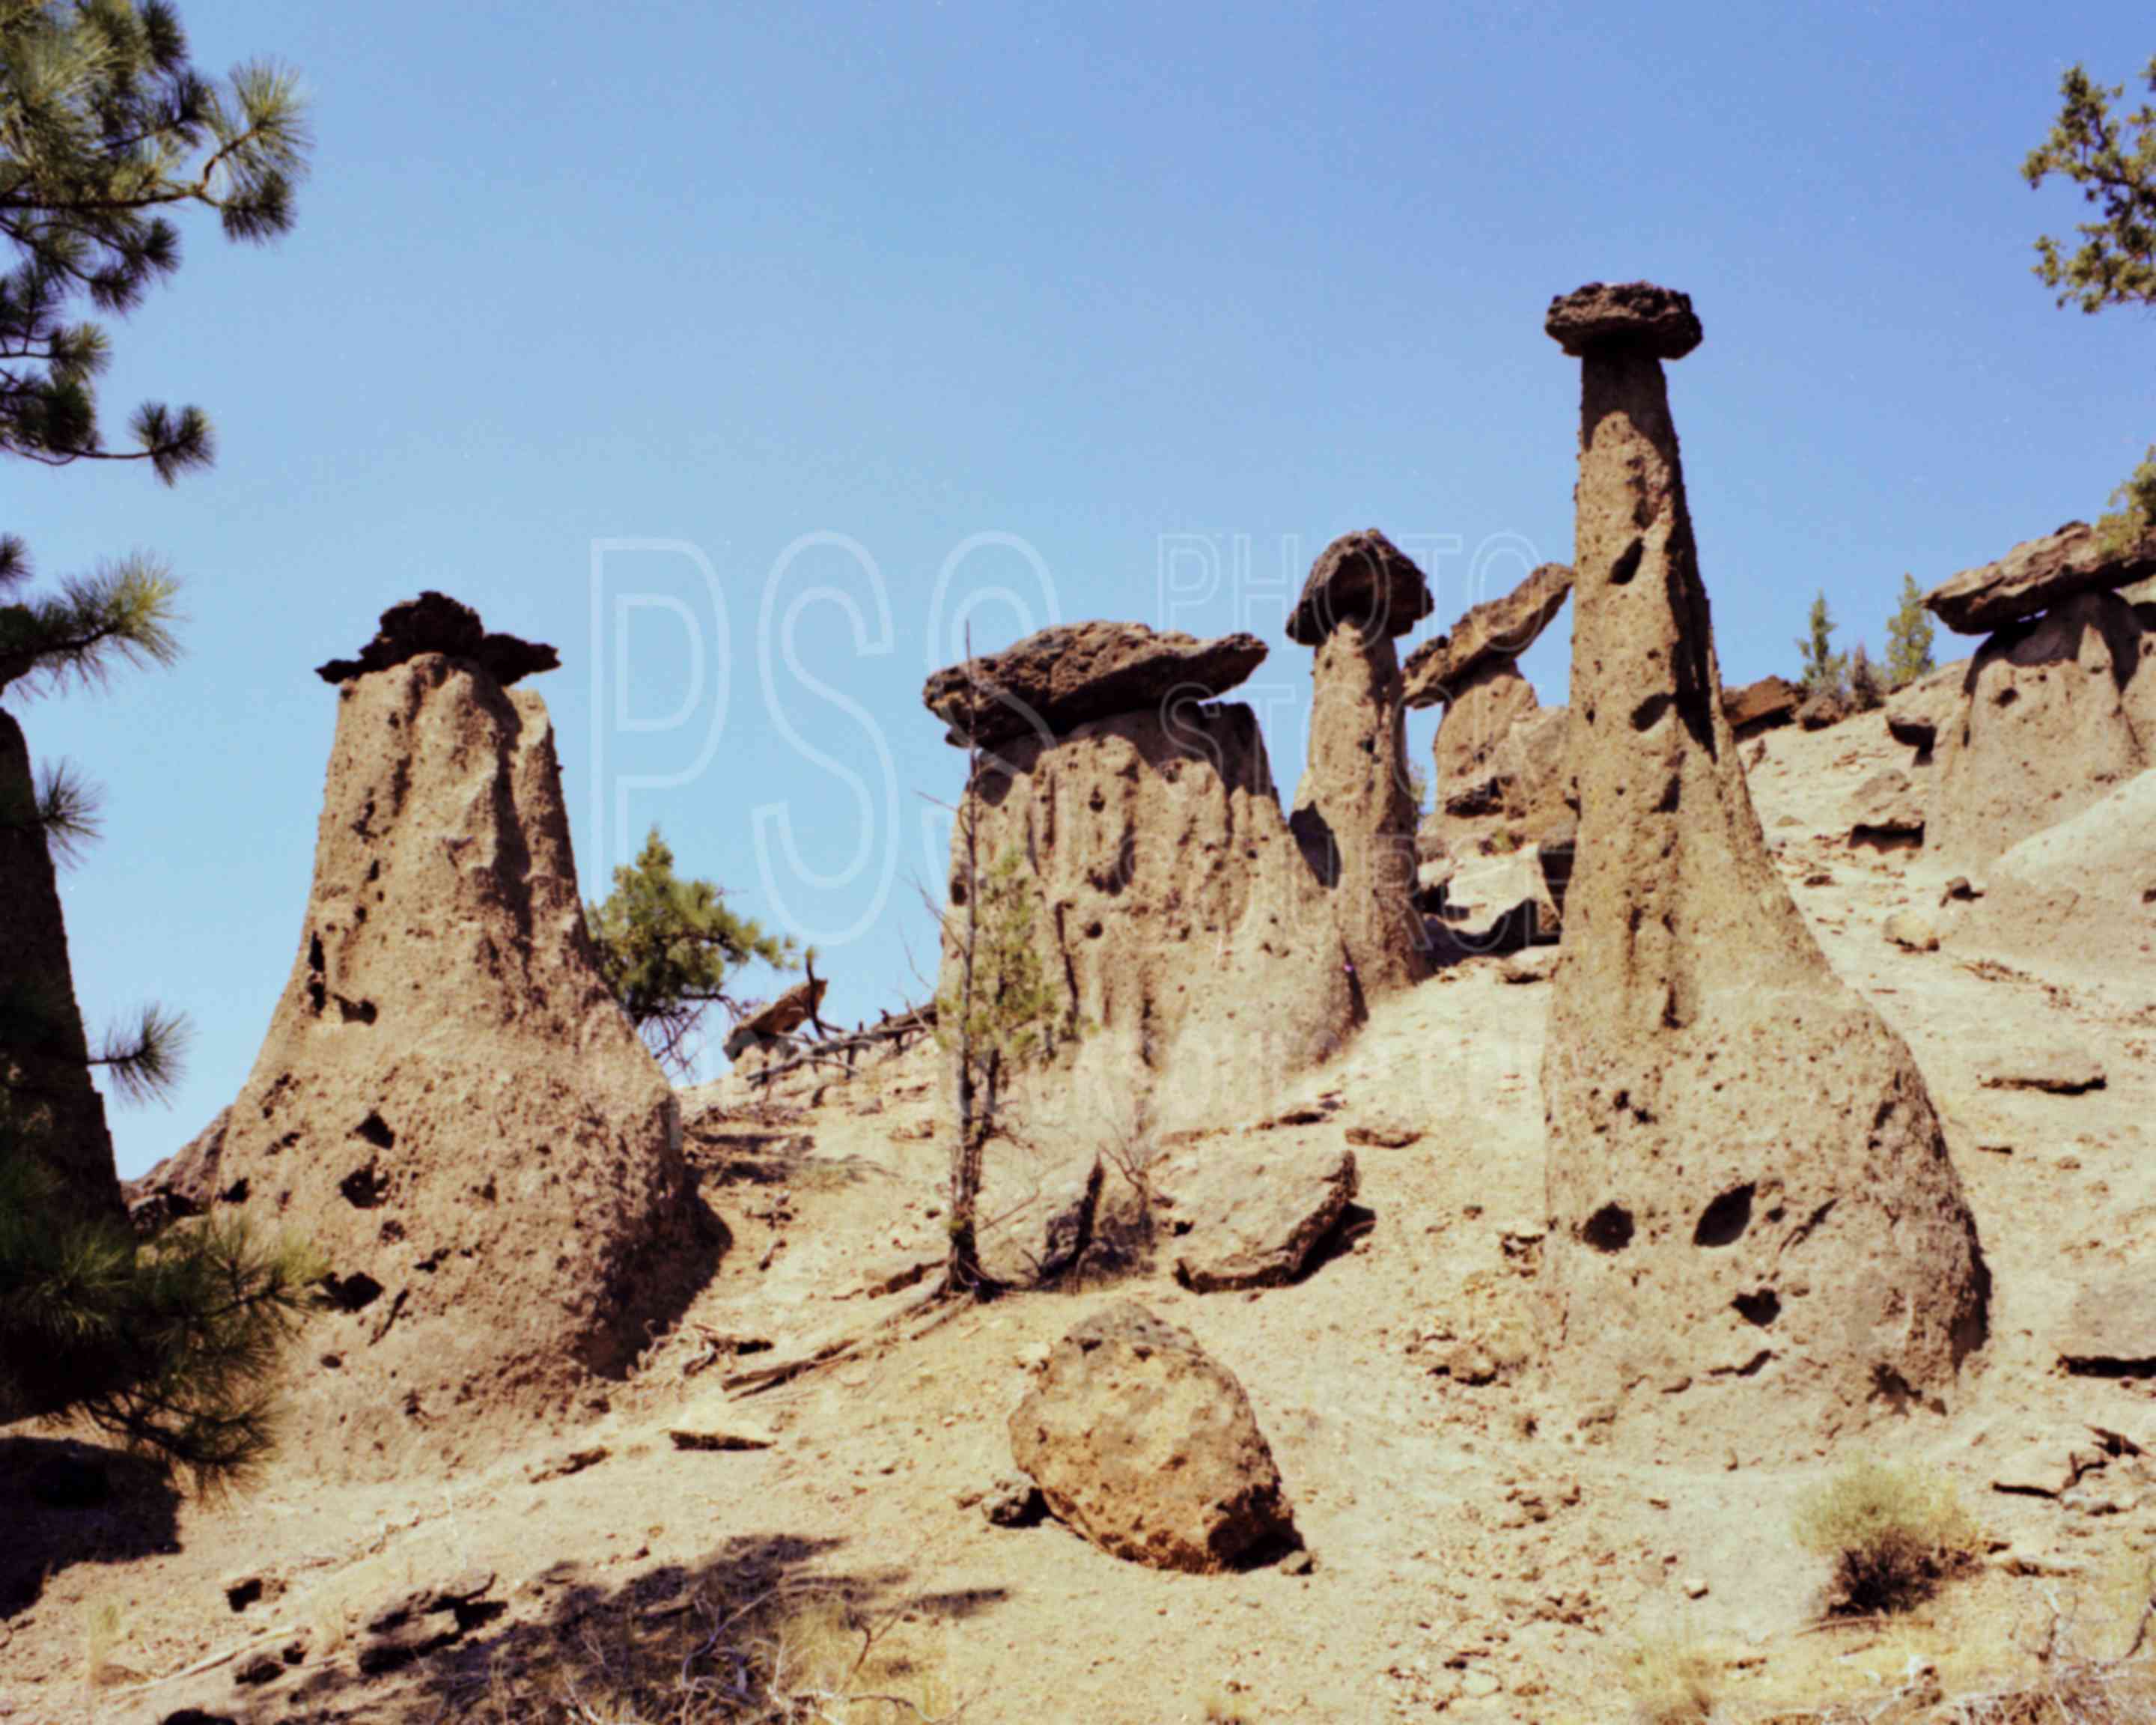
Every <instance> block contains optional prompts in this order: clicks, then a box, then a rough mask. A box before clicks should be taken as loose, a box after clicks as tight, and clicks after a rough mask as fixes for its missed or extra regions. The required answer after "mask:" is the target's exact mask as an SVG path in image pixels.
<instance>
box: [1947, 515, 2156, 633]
mask: <svg viewBox="0 0 2156 1725" xmlns="http://www.w3.org/2000/svg"><path fill="white" fill-rule="evenodd" d="M2152 576H2156V532H2148V533H2144V534H2143V535H2142V536H2140V537H2139V538H2138V539H2137V540H2133V541H2131V542H2128V543H2127V544H2125V545H2123V546H2113V545H2109V544H2107V543H2106V542H2105V541H2104V539H2103V536H2102V535H2101V534H2099V533H2098V532H2097V530H2096V529H2095V528H2094V527H2092V526H2089V524H2088V523H2087V521H2068V522H2067V523H2066V526H2063V527H2061V528H2060V529H2059V530H2058V531H2056V532H2054V533H2047V534H2046V535H2045V536H2043V537H2042V538H2041V539H2029V540H2024V541H2023V542H2021V543H2020V544H2019V545H2017V546H2015V547H2014V549H2013V550H2011V551H2010V552H2007V553H2006V555H2005V557H2001V558H1999V561H1998V562H1995V563H1984V564H1983V565H1981V566H1980V567H1977V568H1974V569H1964V570H1963V571H1962V572H1961V573H1960V574H1958V575H1957V576H1955V577H1954V578H1953V580H1951V581H1948V582H1945V583H1942V584H1941V585H1940V586H1938V587H1935V588H1933V589H1932V590H1931V592H1929V593H1926V594H1925V595H1924V606H1925V608H1926V609H1927V610H1928V611H1930V612H1931V614H1933V616H1934V617H1936V618H1938V619H1939V621H1940V622H1942V623H1943V624H1946V626H1947V627H1948V629H1953V630H1954V631H1956V632H1957V633H1958V634H1965V635H1980V634H1989V633H1990V631H1992V630H1993V629H2003V628H2005V626H2006V625H2007V624H2013V623H2020V622H2021V621H2023V620H2025V619H2028V618H2031V617H2035V616H2037V615H2039V614H2041V613H2043V612H2046V611H2049V610H2051V608H2053V607H2054V606H2056V605H2059V604H2061V603H2064V602H2065V601H2066V600H2068V599H2071V598H2073V597H2075V596H2076V594H2078V593H2107V592H2109V591H2111V590H2112V589H2113V588H2122V587H2130V586H2133V584H2134V583H2138V582H2143V581H2146V580H2148V578H2150V577H2152ZM2122 603H2126V602H2124V601H2122Z"/></svg>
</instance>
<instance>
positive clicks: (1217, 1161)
mask: <svg viewBox="0 0 2156 1725" xmlns="http://www.w3.org/2000/svg"><path fill="white" fill-rule="evenodd" d="M1355 1186H1356V1173H1355V1153H1354V1152H1353V1151H1352V1150H1349V1149H1347V1148H1345V1147H1342V1146H1339V1145H1331V1146H1327V1145H1322V1144H1293V1143H1286V1144H1270V1143H1264V1142H1260V1143H1259V1144H1256V1145H1254V1146H1244V1147H1240V1148H1239V1149H1238V1150H1237V1151H1236V1152H1235V1153H1234V1154H1232V1155H1229V1154H1226V1153H1220V1152H1219V1151H1217V1150H1216V1151H1214V1153H1209V1154H1206V1155H1203V1156H1183V1157H1180V1158H1172V1159H1170V1160H1169V1161H1168V1162H1166V1163H1163V1164H1162V1166H1161V1167H1160V1168H1158V1170H1157V1171H1156V1172H1155V1173H1154V1175H1153V1190H1154V1195H1155V1202H1156V1203H1157V1204H1158V1206H1159V1207H1160V1209H1161V1211H1162V1213H1163V1217H1164V1219H1165V1221H1166V1223H1167V1227H1168V1233H1169V1234H1170V1235H1172V1236H1173V1240H1174V1253H1175V1279H1176V1280H1177V1281H1179V1282H1181V1283H1182V1284H1183V1286H1185V1287H1187V1288H1190V1289H1192V1290H1193V1291H1196V1292H1198V1293H1201V1294H1211V1293H1218V1292H1220V1291H1224V1290H1229V1289H1236V1288H1270V1287H1278V1286H1281V1285H1282V1284H1283V1283H1286V1282H1291V1281H1294V1280H1295V1279H1296V1277H1297V1276H1301V1274H1302V1273H1303V1271H1304V1269H1305V1267H1306V1266H1307V1265H1308V1264H1309V1262H1310V1259H1311V1255H1312V1253H1313V1252H1315V1251H1316V1250H1317V1246H1318V1245H1319V1243H1320V1242H1321V1241H1322V1240H1324V1239H1325V1237H1326V1236H1327V1235H1329V1234H1331V1233H1332V1230H1333V1229H1334V1228H1336V1227H1337V1226H1338V1225H1339V1222H1340V1218H1341V1217H1342V1215H1343V1214H1345V1213H1346V1211H1347V1206H1348V1205H1349V1204H1351V1203H1353V1201H1354V1197H1355Z"/></svg>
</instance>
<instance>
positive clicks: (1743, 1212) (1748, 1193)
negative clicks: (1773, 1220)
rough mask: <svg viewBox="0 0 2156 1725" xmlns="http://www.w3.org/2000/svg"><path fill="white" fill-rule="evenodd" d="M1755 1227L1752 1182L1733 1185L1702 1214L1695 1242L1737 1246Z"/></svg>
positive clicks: (1699, 1244)
mask: <svg viewBox="0 0 2156 1725" xmlns="http://www.w3.org/2000/svg"><path fill="white" fill-rule="evenodd" d="M1751 1225H1752V1183H1751V1182H1750V1181H1746V1182H1745V1183H1744V1184H1743V1185H1742V1186H1732V1187H1731V1188H1730V1189H1729V1190H1727V1192H1725V1193H1723V1194H1722V1196H1721V1197H1719V1198H1717V1199H1715V1200H1714V1202H1713V1203H1712V1204H1709V1205H1708V1206H1707V1208H1706V1209H1703V1210H1702V1211H1701V1212H1700V1216H1699V1226H1698V1227H1697V1228H1695V1229H1694V1230H1692V1235H1691V1243H1692V1244H1693V1245H1698V1246H1726V1245H1736V1244H1737V1242H1738V1240H1741V1239H1742V1238H1743V1235H1744V1230H1746V1229H1747V1228H1749V1227H1750V1226H1751Z"/></svg>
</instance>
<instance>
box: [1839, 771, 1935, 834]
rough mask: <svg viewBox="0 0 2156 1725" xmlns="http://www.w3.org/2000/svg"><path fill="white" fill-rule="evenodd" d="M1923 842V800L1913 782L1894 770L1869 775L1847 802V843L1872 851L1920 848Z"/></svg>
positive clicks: (1921, 794) (1906, 775) (1905, 774)
mask: <svg viewBox="0 0 2156 1725" xmlns="http://www.w3.org/2000/svg"><path fill="white" fill-rule="evenodd" d="M1923 840H1924V798H1923V793H1922V792H1921V791H1920V790H1918V789H1917V785H1916V782H1915V781H1914V780H1913V779H1912V778H1910V777H1909V775H1908V774H1907V773H1904V772H1903V771H1902V769H1901V768H1898V767H1888V768H1884V769H1882V770H1881V771H1880V772H1877V773H1873V774H1872V775H1871V778H1867V779H1866V780H1865V781H1864V783H1862V784H1861V785H1859V786H1858V787H1857V788H1856V794H1855V796H1853V797H1852V798H1851V799H1850V824H1849V842H1850V843H1851V845H1871V846H1872V847H1874V848H1875V849H1887V848H1891V847H1892V846H1896V845H1921V844H1922V843H1923Z"/></svg>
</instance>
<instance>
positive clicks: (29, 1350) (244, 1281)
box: [0, 1123, 325, 1486]
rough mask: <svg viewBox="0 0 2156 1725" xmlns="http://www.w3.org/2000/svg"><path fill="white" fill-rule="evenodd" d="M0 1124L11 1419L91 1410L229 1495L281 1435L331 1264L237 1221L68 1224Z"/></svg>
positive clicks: (2, 1277) (2, 1299)
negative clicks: (280, 1383) (291, 1362)
mask: <svg viewBox="0 0 2156 1725" xmlns="http://www.w3.org/2000/svg"><path fill="white" fill-rule="evenodd" d="M12 1138H13V1134H11V1133H10V1132H8V1130H7V1129H6V1127H5V1125H4V1123H0V1416H13V1415H15V1414H21V1413H26V1412H27V1413H33V1414H39V1415H42V1416H44V1417H46V1418H62V1417H80V1418H86V1419H88V1420H90V1422H91V1423H92V1424H94V1425H96V1426H97V1427H99V1428H100V1430H104V1431H105V1432H107V1433H109V1434H110V1435H112V1436H114V1437H115V1438H118V1439H119V1440H121V1441H122V1442H123V1443H126V1445H129V1446H130V1447H131V1448H134V1449H136V1450H141V1451H143V1452H145V1453H147V1454H150V1455H156V1456H159V1457H162V1458H163V1459H164V1460H166V1461H169V1462H171V1463H173V1464H175V1465H177V1466H180V1467H182V1468H183V1469H184V1470H186V1471H187V1472H188V1473H190V1474H191V1475H192V1476H193V1479H194V1481H195V1482H196V1484H197V1485H198V1486H214V1485H219V1484H223V1483H226V1482H228V1481H232V1480H234V1479H235V1478H237V1477H239V1476H244V1474H245V1473H246V1472H247V1471H248V1470H249V1469H250V1468H251V1467H253V1466H254V1465H255V1464H257V1463H259V1461H261V1460H262V1459H263V1458H264V1456H265V1455H267V1454H268V1453H269V1450H270V1448H271V1446H272V1445H273V1444H274V1441H275V1409H276V1393H275V1373H276V1367H277V1363H278V1362H279V1360H280V1358H281V1356H282V1354H283V1352H284V1348H285V1343H286V1342H287V1341H288V1340H289V1338H290V1336H291V1334H292V1332H294V1330H295V1328H296V1327H298V1325H299V1324H300V1322H301V1321H302V1320H303V1318H304V1317H305V1312H306V1311H307V1309H308V1307H310V1306H311V1304H312V1302H313V1297H314V1296H313V1295H312V1292H311V1290H312V1288H313V1286H314V1285H315V1284H316V1282H318V1281H320V1280H321V1276H322V1273H323V1270H324V1268H325V1266H323V1265H322V1264H321V1262H320V1261H319V1260H317V1259H316V1257H315V1256H314V1255H313V1254H312V1253H311V1252H309V1251H307V1250H305V1249H304V1248H302V1247H300V1246H297V1245H293V1244H292V1243H290V1242H289V1241H284V1240H278V1241H262V1240H257V1239H256V1238H254V1236H253V1235H251V1234H250V1233H249V1231H248V1230H247V1228H246V1227H245V1225H244V1224H242V1223H239V1222H233V1221H208V1220H201V1221H192V1222H185V1223H181V1224H177V1225H175V1226H173V1227H172V1228H170V1229H168V1230H166V1231H165V1232H164V1233H163V1234H162V1235H159V1236H158V1237H157V1239H155V1240H151V1241H147V1242H139V1241H137V1240H136V1238H135V1236H134V1235H133V1233H132V1231H131V1230H130V1229H129V1228H128V1226H127V1224H126V1223H125V1222H124V1221H122V1220H121V1219H116V1218H110V1217H97V1218H92V1219H69V1220H62V1221H56V1220H55V1219H54V1217H55V1213H56V1209H57V1206H56V1204H55V1203H54V1194H53V1193H52V1191H51V1189H50V1177H49V1175H48V1174H47V1173H45V1172H44V1169H43V1168H40V1167H39V1166H38V1163H37V1162H36V1160H35V1159H34V1158H32V1157H30V1156H28V1155H26V1154H24V1153H23V1150H22V1147H21V1145H20V1143H19V1142H11V1139H12Z"/></svg>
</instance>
